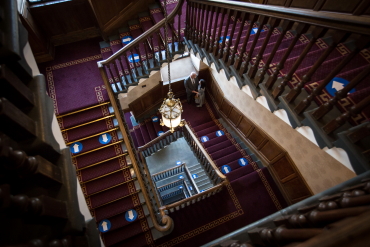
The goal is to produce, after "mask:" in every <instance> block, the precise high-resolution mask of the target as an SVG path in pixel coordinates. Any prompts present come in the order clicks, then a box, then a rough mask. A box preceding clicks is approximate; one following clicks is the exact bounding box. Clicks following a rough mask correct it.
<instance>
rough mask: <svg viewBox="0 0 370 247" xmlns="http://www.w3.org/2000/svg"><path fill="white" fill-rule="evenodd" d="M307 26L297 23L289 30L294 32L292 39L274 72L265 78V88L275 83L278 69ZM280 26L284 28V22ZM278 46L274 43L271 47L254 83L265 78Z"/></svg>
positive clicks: (260, 81)
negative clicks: (293, 28)
mask: <svg viewBox="0 0 370 247" xmlns="http://www.w3.org/2000/svg"><path fill="white" fill-rule="evenodd" d="M286 22H289V21H286V20H284V23H286ZM308 27H309V26H308V25H307V24H305V23H299V24H298V26H297V28H296V29H295V30H292V31H291V33H293V34H294V33H295V36H294V39H293V40H292V42H291V43H290V45H289V47H288V49H287V51H286V52H285V53H284V55H283V57H282V58H281V60H280V61H279V63H278V64H277V65H276V68H275V71H274V73H273V74H272V75H271V76H270V77H269V78H268V80H267V82H266V84H265V86H266V88H267V89H271V88H272V87H273V86H274V84H275V82H276V80H277V78H278V75H279V72H280V70H282V69H283V68H284V63H285V61H286V60H287V59H288V57H289V55H290V53H291V52H292V51H293V48H294V47H295V44H296V43H297V41H298V40H299V38H300V37H301V35H302V34H303V33H304V32H306V31H307V29H308ZM282 28H284V24H283V26H282ZM283 38H284V37H283ZM280 42H281V41H280ZM278 48H279V47H278V46H276V45H275V47H274V49H273V52H271V54H270V56H269V58H268V59H267V61H266V64H265V66H263V70H262V71H261V73H260V74H259V75H258V76H257V78H256V79H255V83H257V84H260V83H262V82H263V80H264V79H265V75H266V72H267V70H268V69H269V67H270V63H271V61H272V59H274V56H275V53H276V51H277V49H278ZM256 81H257V82H256Z"/></svg>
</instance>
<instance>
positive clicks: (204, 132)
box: [196, 125, 220, 137]
mask: <svg viewBox="0 0 370 247" xmlns="http://www.w3.org/2000/svg"><path fill="white" fill-rule="evenodd" d="M217 130H220V127H219V126H217V125H214V126H211V127H208V128H206V129H204V130H201V131H198V132H196V133H197V136H198V137H202V136H208V135H211V134H214V133H215V132H216V131H217Z"/></svg>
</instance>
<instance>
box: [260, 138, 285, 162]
mask: <svg viewBox="0 0 370 247" xmlns="http://www.w3.org/2000/svg"><path fill="white" fill-rule="evenodd" d="M260 152H261V154H262V155H263V156H264V157H265V158H266V159H267V160H268V161H269V162H274V161H276V160H277V159H279V158H281V157H282V156H283V155H284V154H285V151H284V150H283V149H282V148H280V147H279V146H278V145H277V144H276V142H275V141H274V140H271V139H269V140H267V142H266V143H264V144H263V146H262V147H261V149H260Z"/></svg>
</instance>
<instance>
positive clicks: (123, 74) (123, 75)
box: [117, 56, 127, 85]
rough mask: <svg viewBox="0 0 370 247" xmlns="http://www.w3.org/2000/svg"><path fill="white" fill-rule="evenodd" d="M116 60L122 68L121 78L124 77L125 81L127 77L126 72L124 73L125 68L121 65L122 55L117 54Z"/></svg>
mask: <svg viewBox="0 0 370 247" xmlns="http://www.w3.org/2000/svg"><path fill="white" fill-rule="evenodd" d="M117 61H118V63H119V65H120V66H121V68H122V76H121V75H120V76H121V78H122V77H124V78H125V80H126V81H127V78H126V73H125V68H124V67H123V63H122V56H119V57H118V59H117ZM123 80H124V79H122V83H121V84H122V85H125V83H124V81H123Z"/></svg>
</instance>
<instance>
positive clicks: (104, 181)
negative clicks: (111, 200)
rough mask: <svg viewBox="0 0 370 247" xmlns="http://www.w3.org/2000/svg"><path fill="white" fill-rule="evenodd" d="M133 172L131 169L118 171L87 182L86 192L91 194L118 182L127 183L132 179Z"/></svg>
mask: <svg viewBox="0 0 370 247" xmlns="http://www.w3.org/2000/svg"><path fill="white" fill-rule="evenodd" d="M132 179H133V178H132V177H131V173H130V170H129V169H125V170H122V171H117V172H115V173H112V174H110V175H107V176H104V177H102V178H98V179H95V180H93V181H91V182H88V183H85V184H84V185H85V189H86V194H87V195H91V194H95V193H97V192H100V191H102V190H105V189H109V188H112V187H113V186H116V185H118V184H122V183H126V182H128V181H131V180H132Z"/></svg>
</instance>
